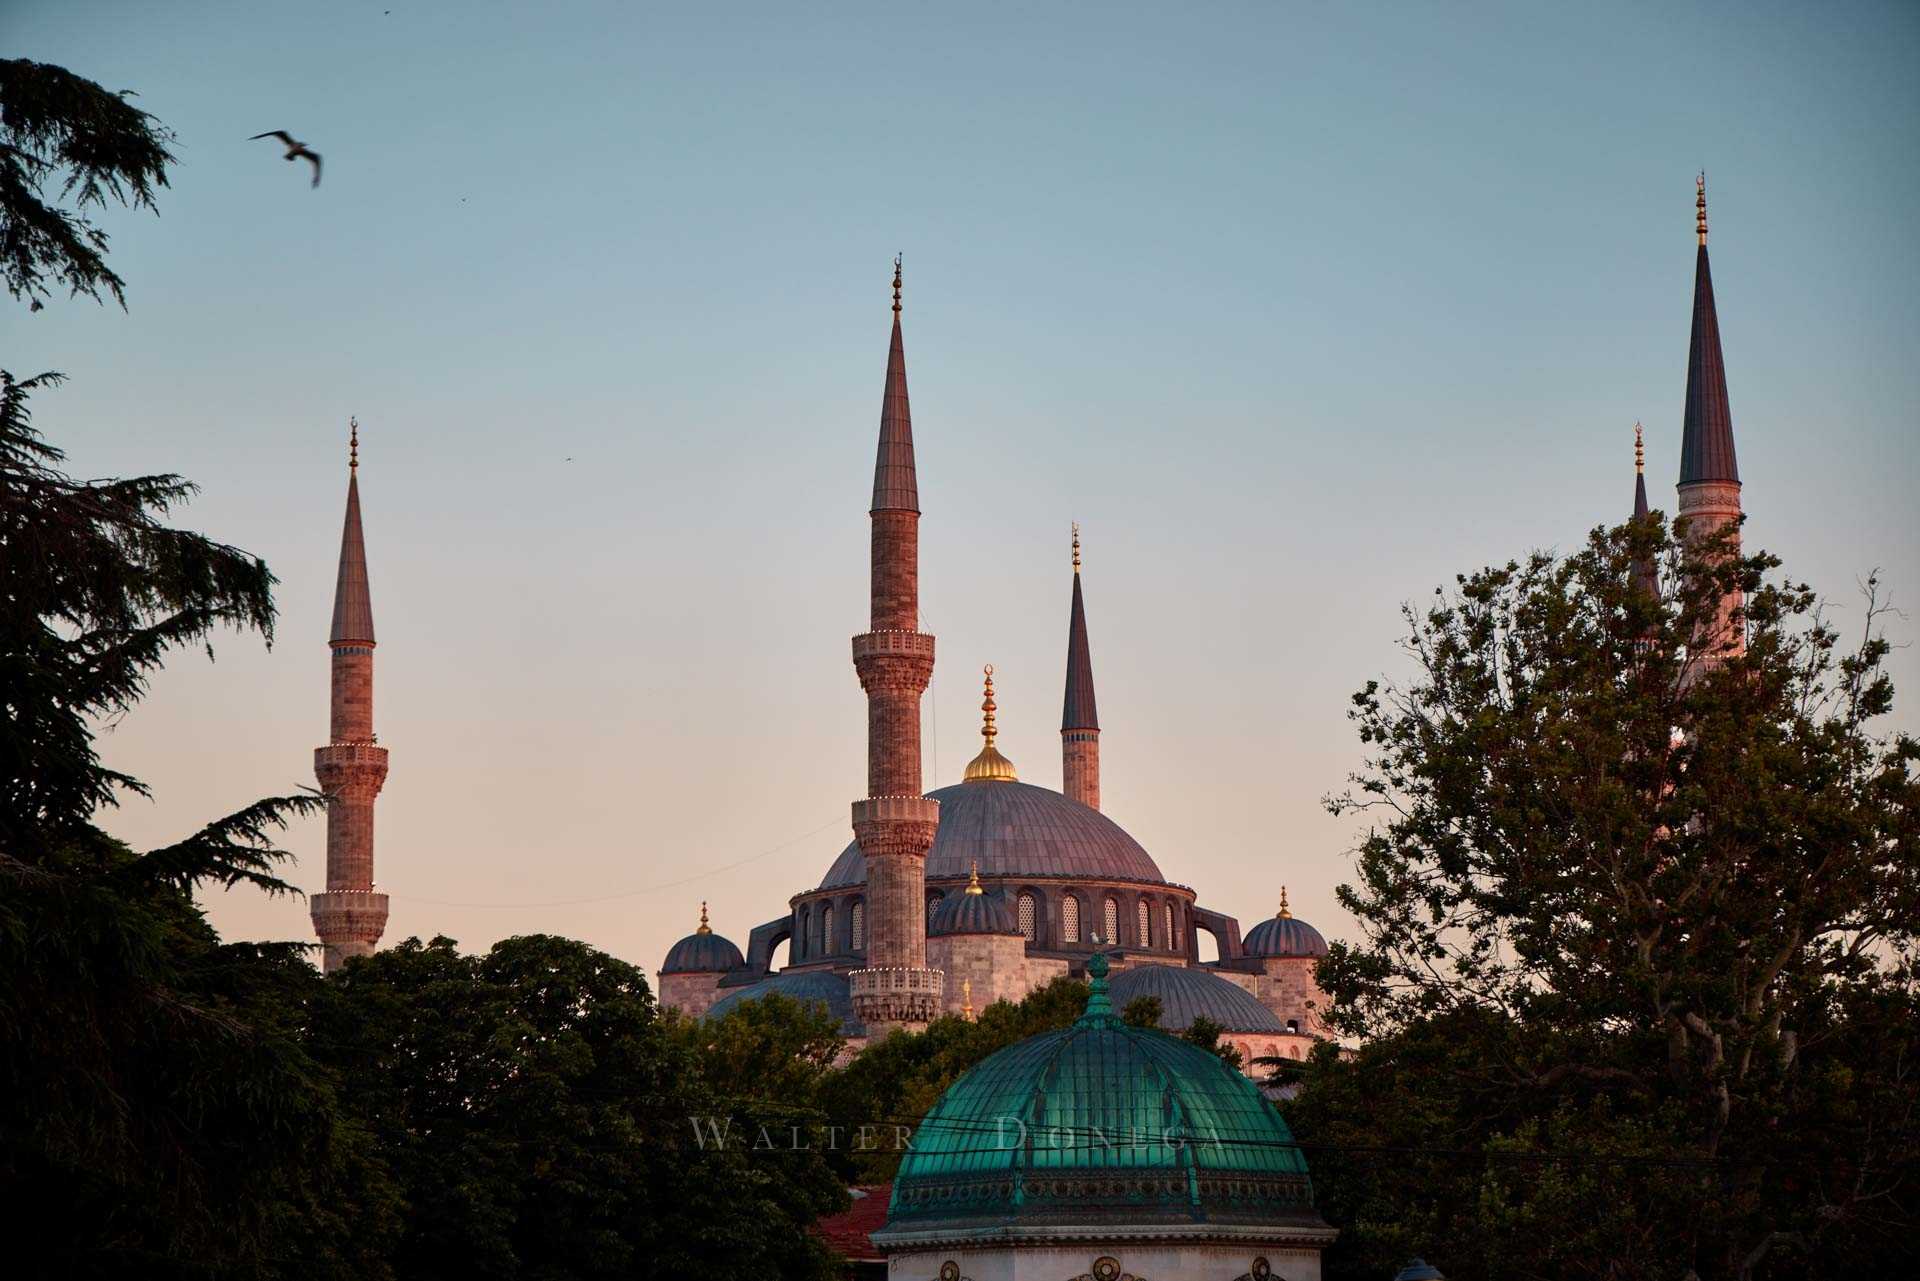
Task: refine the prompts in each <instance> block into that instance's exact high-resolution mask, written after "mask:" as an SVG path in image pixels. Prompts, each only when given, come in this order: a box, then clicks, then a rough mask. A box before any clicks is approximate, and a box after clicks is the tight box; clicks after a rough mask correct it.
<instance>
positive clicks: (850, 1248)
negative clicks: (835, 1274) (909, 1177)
mask: <svg viewBox="0 0 1920 1281" xmlns="http://www.w3.org/2000/svg"><path fill="white" fill-rule="evenodd" d="M847 1191H848V1192H850V1193H852V1194H853V1208H852V1209H851V1210H848V1211H847V1212H846V1213H845V1214H834V1215H829V1216H828V1217H826V1218H824V1219H820V1220H818V1221H817V1222H815V1223H814V1225H813V1232H814V1235H815V1236H817V1237H819V1238H820V1239H821V1240H823V1241H825V1242H826V1243H827V1244H828V1245H830V1246H832V1247H833V1248H834V1249H835V1250H836V1251H838V1252H839V1253H840V1254H843V1255H845V1256H846V1257H847V1258H848V1259H849V1260H851V1261H852V1262H854V1263H874V1262H878V1261H879V1259H880V1251H879V1249H878V1247H876V1246H875V1245H874V1244H873V1239H872V1237H871V1236H869V1235H868V1234H869V1233H872V1232H874V1231H876V1230H878V1229H879V1227H880V1225H881V1224H883V1223H885V1222H886V1221H887V1202H888V1201H889V1200H891V1199H892V1197H893V1184H891V1183H878V1184H868V1185H866V1186H863V1187H857V1188H848V1189H847Z"/></svg>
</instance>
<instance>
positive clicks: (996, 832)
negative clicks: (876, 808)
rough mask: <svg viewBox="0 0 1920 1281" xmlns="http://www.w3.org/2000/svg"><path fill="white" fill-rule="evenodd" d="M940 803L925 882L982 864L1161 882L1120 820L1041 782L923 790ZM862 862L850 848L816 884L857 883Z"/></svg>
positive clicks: (1033, 872) (992, 871)
mask: <svg viewBox="0 0 1920 1281" xmlns="http://www.w3.org/2000/svg"><path fill="white" fill-rule="evenodd" d="M927 795H929V796H931V797H932V798H933V799H934V800H936V801H939V802H940V828H939V831H938V832H937V833H936V834H935V835H934V838H933V849H932V850H931V851H929V852H928V854H927V879H928V880H930V881H932V880H940V879H942V878H946V877H952V878H955V879H964V878H965V877H966V875H967V873H968V872H969V870H970V869H971V868H972V866H973V861H974V860H975V859H978V860H979V861H980V875H982V876H984V877H988V878H992V877H1021V876H1034V877H1083V878H1085V879H1087V880H1107V881H1148V882H1160V881H1163V880H1164V879H1165V878H1163V877H1162V876H1161V875H1160V869H1159V868H1158V867H1157V866H1155V864H1154V861H1153V859H1152V858H1151V857H1150V856H1149V855H1148V854H1147V852H1146V851H1145V850H1144V849H1142V848H1140V842H1138V841H1136V840H1134V839H1133V838H1132V837H1131V836H1128V835H1127V834H1126V832H1125V831H1123V830H1122V829H1121V827H1120V825H1119V824H1118V823H1116V822H1114V821H1113V820H1112V819H1110V818H1108V817H1107V816H1106V815H1105V814H1102V813H1101V812H1100V811H1099V810H1096V809H1089V808H1088V807H1087V806H1085V805H1082V804H1081V803H1080V802H1078V801H1073V800H1068V799H1067V798H1066V797H1064V796H1062V795H1060V793H1058V792H1050V791H1048V790H1047V789H1046V788H1044V787H1033V786H1031V785H1029V784H1026V783H1015V782H1009V781H1006V780H1000V779H996V780H982V781H979V782H973V783H956V784H955V785H954V786H952V787H943V788H940V789H939V790H938V791H933V792H928V793H927ZM866 879H867V861H866V859H864V858H862V857H861V856H860V847H859V845H858V844H852V845H848V846H847V848H846V849H844V850H842V851H841V853H840V857H839V858H837V859H835V860H834V863H833V866H832V867H831V868H830V869H828V871H827V875H826V878H825V879H824V880H822V881H821V882H820V888H821V889H823V890H834V889H843V888H845V887H847V886H850V885H861V884H864V883H865V882H866Z"/></svg>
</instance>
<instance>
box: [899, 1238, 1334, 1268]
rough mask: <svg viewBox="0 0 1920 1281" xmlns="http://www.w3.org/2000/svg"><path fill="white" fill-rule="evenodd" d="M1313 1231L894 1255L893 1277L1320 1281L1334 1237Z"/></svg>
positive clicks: (984, 1246) (951, 1249)
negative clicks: (1323, 1255)
mask: <svg viewBox="0 0 1920 1281" xmlns="http://www.w3.org/2000/svg"><path fill="white" fill-rule="evenodd" d="M1309 1231H1310V1230H1301V1229H1295V1230H1292V1231H1288V1230H1287V1229H1275V1230H1274V1231H1273V1233H1272V1235H1271V1237H1268V1238H1264V1239H1263V1237H1262V1236H1261V1235H1260V1233H1259V1230H1258V1229H1252V1228H1235V1229H1233V1230H1232V1235H1233V1236H1234V1237H1238V1238H1240V1239H1239V1240H1237V1241H1234V1242H1233V1243H1232V1244H1226V1243H1219V1244H1202V1243H1199V1242H1194V1243H1186V1242H1168V1241H1147V1242H1126V1241H1123V1240H1115V1241H1113V1242H1111V1243H1107V1244H1100V1245H1053V1244H1039V1243H1035V1244H1033V1245H1023V1246H1009V1245H1005V1244H993V1245H988V1244H985V1243H983V1244H982V1245H981V1246H980V1247H978V1248H974V1249H958V1248H955V1247H951V1246H949V1247H945V1248H941V1249H925V1248H920V1249H915V1250H912V1251H910V1252H908V1251H903V1252H900V1253H896V1254H893V1255H890V1256H889V1257H888V1259H887V1276H888V1278H889V1281H938V1279H939V1278H943V1277H944V1278H954V1279H955V1281H1095V1279H1098V1281H1239V1279H1240V1278H1247V1277H1251V1278H1257V1279H1258V1281H1268V1279H1269V1278H1271V1279H1272V1281H1282V1279H1284V1281H1320V1251H1321V1250H1323V1249H1324V1248H1325V1247H1326V1246H1327V1245H1329V1244H1331V1243H1332V1241H1333V1238H1334V1236H1335V1235H1336V1234H1335V1233H1334V1231H1333V1230H1332V1229H1330V1228H1322V1229H1320V1230H1319V1231H1318V1232H1317V1233H1312V1235H1313V1236H1317V1237H1320V1238H1321V1239H1320V1240H1315V1241H1311V1242H1309V1241H1303V1240H1301V1239H1300V1238H1301V1237H1304V1236H1307V1235H1308V1233H1309ZM1116 1235H1120V1234H1116ZM1223 1235H1225V1234H1224V1233H1223ZM1289 1238H1292V1239H1289ZM1108 1260H1111V1261H1112V1263H1111V1264H1110V1263H1108ZM949 1263H951V1264H952V1265H953V1266H952V1267H951V1268H949V1267H947V1266H946V1265H947V1264H949ZM1115 1265H1117V1266H1115Z"/></svg>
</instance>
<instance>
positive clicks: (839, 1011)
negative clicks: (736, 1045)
mask: <svg viewBox="0 0 1920 1281" xmlns="http://www.w3.org/2000/svg"><path fill="white" fill-rule="evenodd" d="M769 993H778V994H779V995H781V996H784V997H787V998H789V999H791V1000H795V1001H815V1002H818V1003H819V1004H821V1005H824V1006H826V1007H827V1013H828V1014H831V1015H832V1016H833V1017H834V1018H836V1019H838V1020H840V1031H841V1032H842V1033H844V1034H845V1035H847V1036H861V1035H863V1034H864V1033H865V1032H866V1028H865V1027H864V1026H862V1024H861V1023H860V1021H859V1020H858V1019H856V1018H854V1017H853V997H852V995H851V994H850V993H849V992H848V991H847V980H846V976H845V975H842V974H835V973H833V972H832V971H831V970H807V971H804V972H802V973H799V974H776V975H774V976H773V977H772V978H765V979H761V980H760V981H759V982H758V983H752V984H749V985H748V986H746V987H742V988H735V989H734V990H733V991H731V992H729V993H727V994H726V995H725V996H723V997H721V998H720V999H719V1000H718V1001H715V1002H714V1003H713V1007H712V1008H711V1009H709V1010H708V1011H707V1017H708V1018H710V1019H715V1018H719V1017H720V1016H721V1015H723V1014H725V1013H726V1012H727V1011H729V1010H732V1009H737V1008H738V1007H740V1006H742V1005H744V1004H746V1003H747V1002H748V1001H757V1000H759V999H760V998H761V997H763V996H766V995H768V994H769Z"/></svg>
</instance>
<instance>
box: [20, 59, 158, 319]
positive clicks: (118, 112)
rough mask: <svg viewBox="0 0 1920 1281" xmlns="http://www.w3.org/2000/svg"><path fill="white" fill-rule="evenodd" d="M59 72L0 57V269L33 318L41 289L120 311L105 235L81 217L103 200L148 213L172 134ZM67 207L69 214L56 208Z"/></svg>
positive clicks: (126, 95) (122, 297) (121, 293)
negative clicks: (103, 298) (109, 298)
mask: <svg viewBox="0 0 1920 1281" xmlns="http://www.w3.org/2000/svg"><path fill="white" fill-rule="evenodd" d="M133 96H134V95H133V94H132V92H131V91H126V90H123V91H121V92H120V93H113V92H111V91H109V90H107V89H103V88H101V87H100V86H99V85H97V84H95V83H94V82H93V81H91V80H88V79H85V78H84V77H81V76H76V75H74V74H73V73H72V72H71V71H68V70H66V69H65V68H63V67H55V66H50V65H48V64H46V63H44V62H31V61H28V60H27V59H25V58H9V59H0V270H4V272H5V273H6V280H7V289H8V291H9V292H11V293H12V294H13V296H14V297H15V298H24V299H26V300H27V303H28V306H29V307H30V308H31V309H32V310H34V311H39V310H40V309H41V307H43V306H44V305H45V301H44V300H45V299H46V297H47V286H48V284H49V283H50V282H51V283H53V284H57V285H64V286H65V287H66V288H67V290H68V291H69V293H71V294H74V295H79V294H85V295H87V296H88V297H90V298H93V299H95V300H96V301H97V300H98V299H99V297H100V294H101V291H102V290H105V291H106V292H107V293H109V294H111V295H113V299H114V301H115V302H118V303H119V304H120V305H121V306H123V307H124V306H125V305H126V301H127V300H126V282H125V281H123V280H121V279H120V277H119V276H118V275H116V274H114V272H113V270H112V268H110V267H108V266H107V259H106V254H107V233H106V232H105V231H102V230H101V229H100V228H99V227H98V226H96V225H95V224H94V223H93V222H92V221H90V220H89V217H88V214H89V211H92V210H98V209H103V208H105V207H106V205H107V202H108V201H110V200H111V201H113V202H115V203H117V204H122V205H127V206H130V207H132V208H135V209H153V208H154V202H153V198H154V193H155V191H156V190H157V189H158V188H160V187H164V186H166V185H167V166H168V165H169V164H171V163H173V154H172V153H171V152H169V151H168V150H167V147H168V145H169V144H170V143H171V142H172V141H173V135H172V134H171V133H170V132H168V130H167V129H166V128H165V127H164V126H163V125H161V124H160V122H159V121H157V120H155V119H154V118H153V117H152V116H150V115H148V114H147V113H146V112H144V111H142V110H140V109H139V108H138V107H135V106H134V105H133V104H132V103H131V102H129V101H128V99H130V98H132V97H133ZM63 202H70V204H71V207H70V208H62V207H61V206H62V203H63Z"/></svg>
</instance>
